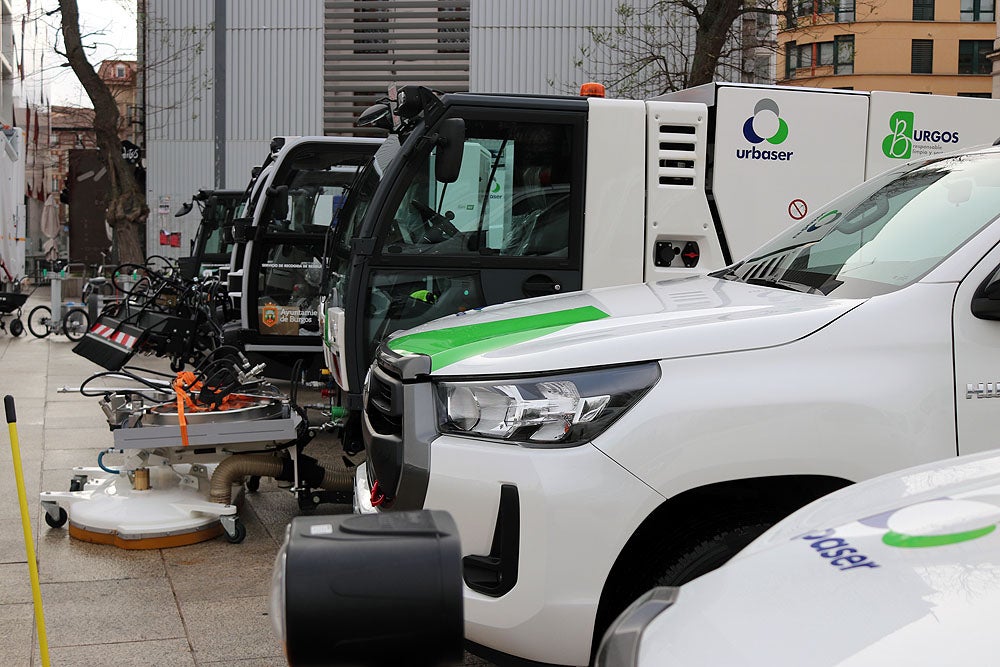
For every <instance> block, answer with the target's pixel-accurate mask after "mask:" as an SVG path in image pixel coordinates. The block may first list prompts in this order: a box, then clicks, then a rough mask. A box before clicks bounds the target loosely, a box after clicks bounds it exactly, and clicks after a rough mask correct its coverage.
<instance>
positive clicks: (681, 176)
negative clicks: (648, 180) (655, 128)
mask: <svg viewBox="0 0 1000 667" xmlns="http://www.w3.org/2000/svg"><path fill="white" fill-rule="evenodd" d="M657 139H658V141H659V150H658V151H657V159H658V160H659V169H658V171H657V173H658V176H659V181H660V185H661V186H664V187H678V186H680V187H694V181H695V178H696V177H697V175H698V173H697V170H696V168H695V161H696V160H697V158H698V134H697V128H696V127H695V126H693V125H691V126H686V125H661V126H660V132H659V134H658V136H657Z"/></svg>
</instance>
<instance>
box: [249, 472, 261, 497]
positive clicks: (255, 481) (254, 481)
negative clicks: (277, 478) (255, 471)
mask: <svg viewBox="0 0 1000 667" xmlns="http://www.w3.org/2000/svg"><path fill="white" fill-rule="evenodd" d="M259 488H260V477H258V476H257V475H252V476H250V477H248V478H247V491H249V492H250V493H256V492H257V490H258V489H259Z"/></svg>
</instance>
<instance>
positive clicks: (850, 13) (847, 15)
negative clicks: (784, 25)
mask: <svg viewBox="0 0 1000 667" xmlns="http://www.w3.org/2000/svg"><path fill="white" fill-rule="evenodd" d="M984 1H985V0H984ZM854 5H855V0H795V5H794V9H795V16H797V17H803V16H812V15H814V14H833V19H834V21H836V22H837V23H844V22H848V21H853V20H854Z"/></svg>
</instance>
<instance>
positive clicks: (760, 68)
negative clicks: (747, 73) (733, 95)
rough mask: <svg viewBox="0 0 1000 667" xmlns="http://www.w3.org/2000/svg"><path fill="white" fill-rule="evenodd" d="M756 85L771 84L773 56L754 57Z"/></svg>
mask: <svg viewBox="0 0 1000 667" xmlns="http://www.w3.org/2000/svg"><path fill="white" fill-rule="evenodd" d="M753 76H754V83H771V56H754V59H753Z"/></svg>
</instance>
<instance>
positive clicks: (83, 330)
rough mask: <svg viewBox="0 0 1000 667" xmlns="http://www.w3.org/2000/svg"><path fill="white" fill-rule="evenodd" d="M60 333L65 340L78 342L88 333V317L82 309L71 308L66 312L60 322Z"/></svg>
mask: <svg viewBox="0 0 1000 667" xmlns="http://www.w3.org/2000/svg"><path fill="white" fill-rule="evenodd" d="M62 331H63V333H64V334H66V338H69V339H70V340H72V341H78V340H80V339H82V338H83V337H84V336H86V335H87V332H88V331H90V316H88V315H87V311H85V310H83V309H82V308H71V309H69V310H67V311H66V314H65V315H64V316H63V321H62Z"/></svg>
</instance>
